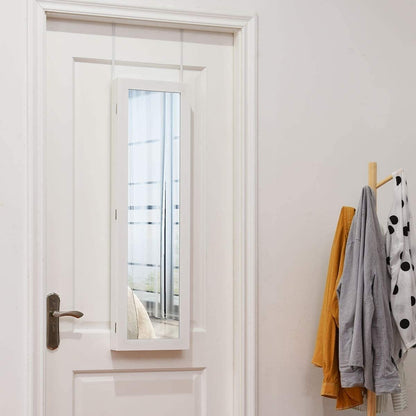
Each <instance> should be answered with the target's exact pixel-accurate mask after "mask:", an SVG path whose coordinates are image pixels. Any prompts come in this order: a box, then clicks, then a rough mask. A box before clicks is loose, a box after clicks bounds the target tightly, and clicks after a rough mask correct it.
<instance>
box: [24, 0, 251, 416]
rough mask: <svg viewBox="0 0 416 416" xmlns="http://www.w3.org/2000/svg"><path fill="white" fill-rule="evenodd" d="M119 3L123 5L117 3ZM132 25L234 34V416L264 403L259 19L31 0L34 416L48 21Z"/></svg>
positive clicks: (39, 375)
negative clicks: (259, 370) (260, 321)
mask: <svg viewBox="0 0 416 416" xmlns="http://www.w3.org/2000/svg"><path fill="white" fill-rule="evenodd" d="M112 1H115V0H112ZM47 16H48V17H59V18H61V19H77V20H89V21H104V22H112V23H129V24H138V25H148V26H161V27H169V28H179V29H190V30H205V31H207V30H208V31H214V32H228V33H233V34H234V62H235V63H236V65H234V116H233V117H234V123H233V124H234V139H233V140H234V141H233V159H234V166H233V176H234V178H233V181H234V183H233V193H234V195H233V201H234V202H233V205H234V207H233V214H234V215H233V216H234V224H233V233H234V254H233V256H234V260H233V268H234V299H233V303H234V397H233V403H234V405H233V408H234V412H233V416H256V415H257V413H258V400H257V396H258V394H257V386H258V382H257V378H258V377H257V337H258V334H257V326H258V313H257V257H258V256H257V118H258V115H257V16H255V15H253V14H231V13H228V12H227V13H219V12H202V11H200V10H198V11H196V10H180V9H165V8H155V7H152V8H148V7H138V6H132V5H129V4H128V3H126V2H125V1H118V3H107V2H105V3H100V2H98V1H95V0H80V1H76V2H74V1H72V0H62V1H61V0H27V23H28V27H27V86H28V89H27V114H26V115H27V126H26V127H27V163H28V171H27V172H28V177H27V181H28V218H27V221H28V234H27V235H28V237H27V250H28V254H29V267H28V280H27V293H26V296H25V297H26V299H27V301H28V305H27V322H26V329H27V349H28V354H27V373H28V377H27V383H28V384H27V400H26V403H27V412H26V413H27V415H30V416H43V415H44V409H45V406H44V400H45V399H44V398H45V387H44V376H45V371H44V366H45V345H44V344H45V299H44V296H45V293H44V288H45V256H46V252H45V239H46V232H45V214H46V212H45V208H46V207H45V189H46V186H45V185H46V183H45V169H44V152H45V144H44V124H45V123H44V120H45V105H44V103H45V92H44V91H45V79H46V62H45V53H44V52H45V46H44V43H45V36H46V18H47Z"/></svg>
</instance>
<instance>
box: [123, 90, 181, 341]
mask: <svg viewBox="0 0 416 416" xmlns="http://www.w3.org/2000/svg"><path fill="white" fill-rule="evenodd" d="M179 145H180V93H178V92H164V91H147V90H139V89H129V96H128V291H127V300H128V303H127V304H128V311H127V316H128V329H127V338H128V339H151V338H178V337H179V319H180V316H179V303H180V299H179V209H180V207H179V186H180V184H179V177H180V176H179V162H180V160H179V154H180V153H179Z"/></svg>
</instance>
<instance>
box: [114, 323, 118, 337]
mask: <svg viewBox="0 0 416 416" xmlns="http://www.w3.org/2000/svg"><path fill="white" fill-rule="evenodd" d="M114 333H115V334H117V322H114Z"/></svg>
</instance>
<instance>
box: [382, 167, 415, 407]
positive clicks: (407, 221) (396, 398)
mask: <svg viewBox="0 0 416 416" xmlns="http://www.w3.org/2000/svg"><path fill="white" fill-rule="evenodd" d="M392 176H393V204H392V207H391V209H390V213H389V219H388V223H387V226H388V232H387V233H386V256H387V258H386V260H387V265H388V270H389V273H390V276H391V291H390V305H391V312H392V315H393V318H394V321H395V329H396V335H395V339H396V342H395V349H394V359H395V360H396V362H397V363H399V362H402V361H404V359H405V357H406V355H407V351H408V350H409V349H410V348H411V347H413V346H414V345H415V344H416V319H415V316H416V306H415V304H416V283H415V279H416V273H415V266H414V264H415V263H416V261H415V260H416V259H415V253H416V249H415V246H414V245H415V243H416V238H415V233H414V229H413V217H412V213H411V210H410V204H409V197H408V190H407V180H406V177H405V174H404V171H403V170H402V169H400V170H399V171H397V172H394V173H393V174H392ZM401 364H402V365H401V366H400V369H401V373H402V374H401V386H402V391H401V392H400V393H397V394H394V395H392V400H393V408H394V410H395V411H401V410H404V409H406V408H407V389H406V382H405V374H404V368H403V363H401Z"/></svg>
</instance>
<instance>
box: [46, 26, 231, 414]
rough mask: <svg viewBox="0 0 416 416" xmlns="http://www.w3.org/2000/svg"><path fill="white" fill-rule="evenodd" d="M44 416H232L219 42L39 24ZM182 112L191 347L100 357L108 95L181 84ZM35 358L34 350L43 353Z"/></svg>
mask: <svg viewBox="0 0 416 416" xmlns="http://www.w3.org/2000/svg"><path fill="white" fill-rule="evenodd" d="M46 55H47V80H46V81H47V82H46V84H47V117H46V125H47V129H46V144H47V146H46V149H47V150H46V181H47V194H46V205H47V214H46V224H47V243H46V244H47V259H46V265H47V279H46V293H45V298H46V294H47V293H50V292H56V293H58V294H59V295H60V297H61V310H70V309H76V310H80V311H82V312H83V313H84V316H83V317H82V318H81V319H74V318H60V335H61V341H60V345H59V347H58V348H57V349H56V350H54V351H50V350H46V352H45V354H46V416H70V415H71V416H104V415H108V416H110V415H120V416H121V415H122V416H130V415H131V416H133V415H134V416H136V415H149V416H161V415H163V416H165V415H166V416H167V415H172V416H173V415H175V416H176V415H181V416H197V415H216V416H230V415H231V414H232V413H233V239H232V237H233V183H232V179H233V177H232V175H233V160H232V144H233V143H232V142H233V103H232V97H233V36H232V35H231V34H216V33H208V32H192V31H184V32H182V33H181V31H180V30H176V29H175V30H174V29H172V30H171V29H157V28H151V27H139V26H127V25H125V26H122V25H117V26H114V25H112V24H110V23H108V24H106V23H91V22H77V21H60V20H52V19H50V20H49V21H48V30H47V40H46ZM181 56H182V57H183V73H182V76H183V81H184V82H185V83H186V84H187V85H189V86H190V88H191V91H192V94H191V97H190V99H191V107H192V115H193V120H192V161H191V162H192V189H191V194H192V195H191V198H192V219H191V224H192V237H191V239H192V242H191V245H192V250H191V347H190V349H189V350H186V351H154V352H152V351H139V352H115V351H111V350H110V130H111V125H110V124H111V117H110V87H111V80H112V78H114V77H126V78H138V79H149V80H160V81H174V82H178V81H180V80H181V72H180V70H179V68H180V63H181ZM45 349H46V346H45Z"/></svg>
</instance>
